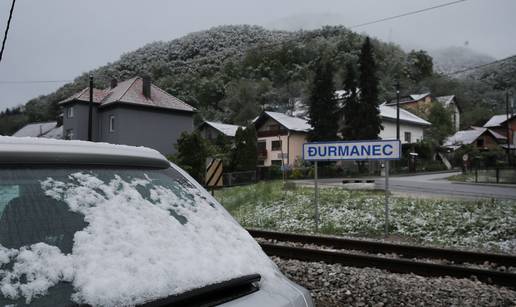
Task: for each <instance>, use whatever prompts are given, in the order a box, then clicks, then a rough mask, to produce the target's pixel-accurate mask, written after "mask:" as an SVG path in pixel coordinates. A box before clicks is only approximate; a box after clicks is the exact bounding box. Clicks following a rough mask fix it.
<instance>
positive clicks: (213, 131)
mask: <svg viewBox="0 0 516 307" xmlns="http://www.w3.org/2000/svg"><path fill="white" fill-rule="evenodd" d="M238 128H242V129H244V128H245V127H243V126H238V125H230V124H224V123H219V122H210V121H204V122H202V124H200V125H199V127H197V131H199V133H200V134H201V136H202V137H203V138H205V139H208V140H215V139H216V138H217V137H218V136H219V135H223V136H225V137H227V138H229V139H233V138H234V137H235V135H236V132H237V130H238Z"/></svg>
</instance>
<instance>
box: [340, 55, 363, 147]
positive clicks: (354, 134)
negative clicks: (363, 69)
mask: <svg viewBox="0 0 516 307" xmlns="http://www.w3.org/2000/svg"><path fill="white" fill-rule="evenodd" d="M356 78H357V76H356V71H355V68H354V67H353V65H352V64H351V63H348V64H347V65H346V78H345V79H344V90H345V91H346V96H345V97H344V105H343V106H342V111H341V114H342V117H343V119H344V124H343V127H342V128H341V130H340V132H341V134H342V138H343V139H344V140H357V139H359V137H360V129H361V128H362V125H363V122H362V120H361V118H360V113H361V112H360V103H359V101H358V93H357V87H358V84H357V79H356Z"/></svg>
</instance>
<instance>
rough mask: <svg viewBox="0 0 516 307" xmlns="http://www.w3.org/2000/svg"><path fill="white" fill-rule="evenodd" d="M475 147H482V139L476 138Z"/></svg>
mask: <svg viewBox="0 0 516 307" xmlns="http://www.w3.org/2000/svg"><path fill="white" fill-rule="evenodd" d="M477 147H484V139H478V140H477Z"/></svg>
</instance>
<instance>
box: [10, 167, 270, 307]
mask: <svg viewBox="0 0 516 307" xmlns="http://www.w3.org/2000/svg"><path fill="white" fill-rule="evenodd" d="M68 179H69V180H68V181H66V182H63V181H58V180H54V179H52V178H48V179H47V180H45V181H42V182H41V187H42V189H43V190H44V191H45V194H46V195H47V196H50V197H52V198H54V199H55V200H58V201H64V202H66V203H67V204H68V206H69V208H70V210H71V211H74V212H78V213H81V214H83V215H84V216H85V221H86V222H87V223H88V226H87V227H86V228H84V229H83V230H81V231H78V232H76V233H75V236H74V245H73V249H72V253H71V254H63V253H62V252H61V251H60V250H59V248H57V247H55V246H50V245H47V244H45V243H38V244H34V245H31V246H26V247H22V248H20V249H18V250H17V249H6V248H3V247H1V246H0V264H5V263H8V262H10V261H13V262H14V265H13V267H12V269H10V270H7V269H4V267H3V266H2V270H0V278H1V281H0V291H1V292H2V294H3V295H4V296H5V297H8V298H11V299H17V298H20V297H23V298H25V299H26V301H27V302H30V301H31V300H32V299H33V298H34V297H35V296H38V295H43V294H45V293H46V291H47V290H48V289H49V288H50V287H52V286H54V285H56V284H57V283H58V282H61V281H68V282H72V284H73V286H74V289H75V293H74V294H73V297H72V299H73V300H74V301H75V302H77V303H86V304H90V305H93V306H114V305H118V306H120V305H124V306H127V305H135V304H140V303H144V302H147V301H150V300H155V299H157V298H161V297H166V296H169V295H173V294H179V293H181V292H184V291H187V290H190V289H193V288H198V287H202V286H204V285H207V284H212V283H216V282H220V281H224V280H229V279H231V278H235V277H239V276H242V275H247V274H253V273H259V274H261V275H262V278H263V279H264V280H269V281H270V280H273V279H276V278H278V277H279V276H280V273H279V272H278V271H277V269H276V267H275V266H274V265H273V264H272V263H271V262H270V260H269V259H268V258H267V256H265V254H263V252H262V251H261V248H260V247H259V245H258V244H257V243H256V242H255V241H254V240H253V239H252V238H251V237H250V236H249V234H248V233H247V232H245V230H243V229H242V228H241V227H240V226H239V225H238V224H237V223H236V222H235V221H234V220H233V219H232V218H231V217H230V216H229V215H228V213H227V212H226V211H225V210H224V209H223V208H222V207H221V206H220V205H219V204H214V203H210V202H209V201H208V200H207V198H206V197H205V196H204V195H202V194H201V192H200V191H199V190H197V189H194V188H192V187H186V186H185V185H181V184H179V183H178V182H175V184H169V185H158V184H154V183H153V180H152V179H151V178H149V177H148V176H142V178H137V179H135V178H133V179H131V180H124V179H122V178H121V177H119V176H114V177H113V178H112V179H110V180H108V181H103V180H101V179H99V178H97V177H96V176H95V175H94V174H93V173H85V172H78V173H74V174H72V175H69V176H68ZM24 279H26V280H24ZM22 280H24V282H22Z"/></svg>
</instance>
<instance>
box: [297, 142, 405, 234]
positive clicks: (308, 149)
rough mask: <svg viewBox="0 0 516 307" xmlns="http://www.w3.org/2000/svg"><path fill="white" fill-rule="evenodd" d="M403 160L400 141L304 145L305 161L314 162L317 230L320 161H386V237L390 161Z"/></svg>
mask: <svg viewBox="0 0 516 307" xmlns="http://www.w3.org/2000/svg"><path fill="white" fill-rule="evenodd" d="M400 158H401V142H400V141H399V140H368V141H352V142H312V143H304V144H303V160H305V161H313V162H314V166H315V169H314V187H315V201H314V205H315V216H314V218H315V230H316V231H317V230H318V228H319V183H318V174H317V162H318V161H338V160H353V161H363V160H383V161H385V236H387V235H388V234H389V161H390V160H399V159H400Z"/></svg>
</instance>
